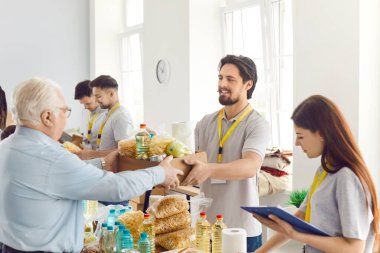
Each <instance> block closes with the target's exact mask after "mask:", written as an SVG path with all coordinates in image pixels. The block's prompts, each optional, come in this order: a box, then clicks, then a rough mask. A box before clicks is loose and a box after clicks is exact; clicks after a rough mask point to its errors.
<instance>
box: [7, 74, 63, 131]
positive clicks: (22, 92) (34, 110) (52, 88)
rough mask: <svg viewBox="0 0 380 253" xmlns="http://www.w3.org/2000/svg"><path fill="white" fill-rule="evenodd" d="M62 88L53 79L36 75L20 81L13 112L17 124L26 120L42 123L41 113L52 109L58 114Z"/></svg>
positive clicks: (14, 98)
mask: <svg viewBox="0 0 380 253" xmlns="http://www.w3.org/2000/svg"><path fill="white" fill-rule="evenodd" d="M60 90H61V88H60V87H59V85H58V84H57V83H55V82H54V81H52V80H49V79H45V78H41V77H34V78H32V79H30V80H27V81H24V82H22V83H20V84H19V85H18V86H17V87H16V89H15V91H14V92H13V103H12V112H13V117H14V119H15V120H16V122H17V124H19V125H23V122H24V121H29V122H30V123H32V124H38V123H41V114H42V113H43V112H44V111H46V110H51V111H52V112H53V113H54V115H55V116H58V113H59V107H60V106H62V104H61V103H62V102H61V99H60V96H58V94H59V92H60Z"/></svg>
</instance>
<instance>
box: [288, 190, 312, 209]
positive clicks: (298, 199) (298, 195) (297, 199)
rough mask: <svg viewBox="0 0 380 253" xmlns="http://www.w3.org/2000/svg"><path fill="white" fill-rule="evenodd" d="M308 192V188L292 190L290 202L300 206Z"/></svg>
mask: <svg viewBox="0 0 380 253" xmlns="http://www.w3.org/2000/svg"><path fill="white" fill-rule="evenodd" d="M307 193H308V189H300V190H294V191H292V192H291V193H290V195H289V200H288V204H289V205H292V206H295V207H297V208H299V207H300V205H301V204H302V202H303V200H304V199H305V198H306V195H307Z"/></svg>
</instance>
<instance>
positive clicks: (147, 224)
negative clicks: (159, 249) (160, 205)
mask: <svg viewBox="0 0 380 253" xmlns="http://www.w3.org/2000/svg"><path fill="white" fill-rule="evenodd" d="M141 232H146V233H147V234H148V238H149V241H150V245H151V247H150V252H151V253H154V252H155V246H154V245H155V243H154V237H155V233H154V223H153V221H152V219H151V218H150V214H149V213H146V214H144V221H143V224H142V231H141Z"/></svg>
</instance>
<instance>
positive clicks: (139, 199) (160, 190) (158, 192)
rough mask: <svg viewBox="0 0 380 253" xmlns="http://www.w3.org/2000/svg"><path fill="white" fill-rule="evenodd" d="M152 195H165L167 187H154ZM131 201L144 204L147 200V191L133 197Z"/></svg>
mask: <svg viewBox="0 0 380 253" xmlns="http://www.w3.org/2000/svg"><path fill="white" fill-rule="evenodd" d="M150 195H162V196H165V188H163V187H155V188H153V189H152V191H151V193H150ZM131 201H133V202H135V203H136V204H144V201H145V193H144V194H143V195H141V196H140V197H137V198H133V199H131Z"/></svg>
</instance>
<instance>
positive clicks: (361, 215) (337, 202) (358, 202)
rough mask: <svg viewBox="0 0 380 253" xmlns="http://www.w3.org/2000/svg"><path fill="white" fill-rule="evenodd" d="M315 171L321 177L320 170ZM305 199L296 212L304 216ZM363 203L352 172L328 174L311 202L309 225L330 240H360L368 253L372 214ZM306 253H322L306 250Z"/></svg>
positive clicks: (360, 191) (308, 248) (364, 199)
mask: <svg viewBox="0 0 380 253" xmlns="http://www.w3.org/2000/svg"><path fill="white" fill-rule="evenodd" d="M318 171H319V173H322V171H323V169H322V167H319V168H318ZM308 197H309V195H307V197H306V198H305V200H304V202H303V203H302V205H301V206H300V208H299V210H300V211H302V212H304V213H306V205H307V201H308ZM366 199H367V197H366V194H365V192H364V190H363V187H362V184H361V183H360V180H359V178H358V177H357V176H356V175H355V174H354V172H353V171H352V170H350V169H349V168H346V167H344V168H342V169H340V170H339V171H338V172H336V173H334V174H331V173H329V174H327V176H326V177H325V179H324V180H323V181H322V183H321V184H320V186H319V187H318V188H317V189H316V190H315V192H314V194H313V197H312V199H311V217H310V223H311V224H313V225H314V226H316V227H317V228H320V229H321V230H323V231H325V232H326V233H328V234H330V235H331V236H339V237H347V238H353V239H359V240H364V241H366V245H365V251H364V253H372V248H373V243H374V232H373V227H372V221H373V214H372V211H371V208H370V206H368V204H367V201H366ZM368 199H370V196H369V197H368ZM306 252H307V253H317V252H322V251H320V250H318V249H315V248H313V247H310V246H306Z"/></svg>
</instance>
